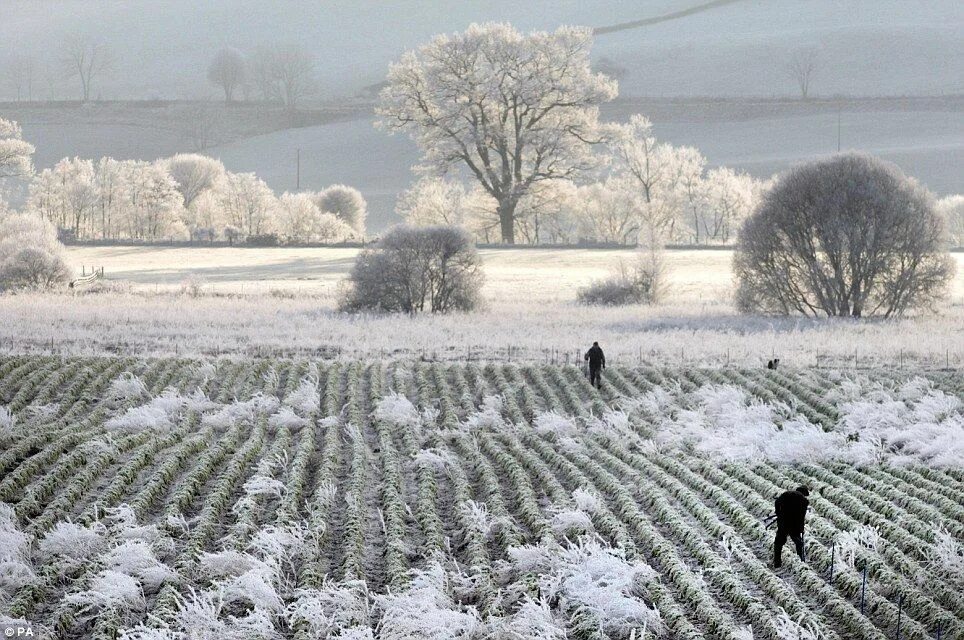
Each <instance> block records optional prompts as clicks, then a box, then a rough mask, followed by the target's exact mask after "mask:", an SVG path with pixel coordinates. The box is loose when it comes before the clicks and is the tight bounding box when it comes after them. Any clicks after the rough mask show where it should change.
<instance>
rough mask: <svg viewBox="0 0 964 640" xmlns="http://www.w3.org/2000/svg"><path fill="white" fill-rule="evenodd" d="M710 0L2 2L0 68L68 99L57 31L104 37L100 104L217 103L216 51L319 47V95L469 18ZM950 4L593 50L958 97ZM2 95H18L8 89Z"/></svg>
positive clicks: (805, 10) (724, 70)
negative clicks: (20, 61)
mask: <svg viewBox="0 0 964 640" xmlns="http://www.w3.org/2000/svg"><path fill="white" fill-rule="evenodd" d="M701 4H704V2H702V1H701V0H676V1H672V0H655V1H649V2H644V3H627V2H619V1H617V0H578V1H577V0H563V1H561V2H558V1H557V2H550V1H549V0H536V1H533V2H517V1H516V0H492V1H490V2H484V3H482V2H475V1H472V0H453V1H450V2H446V3H444V4H443V3H426V2H418V1H417V0H403V1H401V2H391V3H386V2H382V1H381V0H333V1H329V2H324V3H319V2H316V1H309V0H286V1H285V2H263V1H262V0H206V1H205V2H194V1H193V0H167V1H165V2H162V3H155V2H147V1H145V0H134V1H127V2H122V3H121V2H113V1H109V0H4V2H3V19H2V20H0V43H2V44H0V65H2V64H4V63H6V62H7V61H9V60H10V59H11V57H12V56H13V55H14V54H22V55H27V56H31V57H33V58H35V59H36V60H37V61H38V63H39V68H38V71H37V74H36V78H35V81H34V86H33V89H32V90H33V94H34V96H35V97H38V98H42V99H48V98H58V99H59V98H65V97H75V92H76V89H75V88H74V87H73V85H72V84H70V83H68V84H66V85H64V84H63V82H62V75H63V74H62V71H61V69H60V65H59V64H58V58H59V50H60V47H61V45H62V42H63V40H64V38H65V37H67V36H69V35H72V34H77V33H83V34H87V35H89V36H91V37H94V38H97V39H100V40H102V41H103V42H105V43H107V44H108V45H109V46H110V48H111V49H112V51H113V53H114V58H115V64H114V68H113V70H112V71H111V73H110V74H109V75H108V76H105V77H104V81H103V82H102V83H100V85H99V86H96V87H95V89H94V95H95V96H97V97H102V98H105V99H127V98H153V97H162V98H185V97H189V98H196V97H204V96H216V95H217V92H216V91H215V90H214V89H213V88H212V87H210V86H209V85H208V84H207V83H206V81H205V71H206V69H207V64H208V62H209V60H210V58H211V56H212V54H213V53H214V52H215V51H216V50H218V49H219V48H221V47H224V46H234V47H238V48H240V49H242V50H247V51H250V50H252V49H254V48H255V47H257V46H259V45H266V44H272V43H295V44H300V45H302V46H303V47H305V48H307V49H309V50H310V51H312V52H313V53H314V55H315V56H316V60H317V63H318V79H319V91H318V94H319V96H320V97H323V98H324V97H338V96H346V95H352V94H354V93H355V92H357V91H358V90H359V89H361V88H362V87H364V86H366V85H369V84H372V83H376V82H379V81H380V80H382V79H383V78H384V74H385V71H386V69H387V67H388V64H389V62H390V61H391V60H393V59H395V58H396V57H397V56H398V55H399V53H401V52H402V51H403V50H405V49H409V48H412V47H414V46H417V45H418V44H419V43H420V42H423V41H424V40H426V39H427V38H429V37H431V36H432V35H433V34H435V33H439V32H445V31H454V30H459V29H462V28H464V27H465V26H466V25H467V24H469V23H471V22H473V21H492V20H496V21H498V20H503V21H510V22H512V23H513V24H515V25H517V26H519V27H520V28H523V29H534V28H540V29H551V28H555V27H556V26H558V25H559V24H581V25H587V26H594V27H602V26H606V25H613V24H618V23H625V22H627V21H632V20H638V19H641V18H651V17H656V16H661V15H665V14H667V13H670V12H673V11H678V10H680V9H686V8H689V7H693V6H697V5H701ZM958 7H959V3H958V2H955V1H954V0H934V1H931V2H926V3H917V2H906V1H902V0H849V1H848V2H837V1H835V0H808V1H806V2H800V1H799V0H770V1H765V0H733V1H732V2H730V3H729V4H726V5H725V6H717V7H714V8H712V9H709V10H706V11H703V12H699V13H695V14H692V15H688V16H686V17H683V18H679V19H676V20H668V21H665V22H661V23H659V24H655V25H650V26H645V27H639V28H635V29H628V30H623V31H617V32H614V33H606V34H604V35H600V36H599V37H598V39H597V45H596V49H595V56H596V58H597V60H602V59H604V58H606V59H608V62H611V63H613V65H614V68H617V69H621V70H623V72H624V74H623V78H622V80H623V94H624V95H626V94H634V95H746V94H752V95H785V94H789V93H793V92H794V91H795V87H794V85H793V83H792V81H791V80H790V78H789V77H788V76H787V73H786V68H785V67H786V62H787V60H788V58H789V56H790V55H791V53H792V52H793V51H795V50H797V49H800V48H808V47H820V49H821V54H820V56H821V61H820V62H821V64H820V66H818V69H817V73H816V75H815V79H814V90H815V91H816V92H818V93H823V94H833V93H846V94H863V95H881V94H910V93H938V94H939V93H953V92H959V91H961V90H962V89H964V85H962V80H961V78H964V50H962V48H961V47H960V45H959V43H960V42H961V40H962V34H964V26H962V23H961V15H960V11H959V9H958ZM3 85H4V86H2V88H0V96H2V95H5V96H7V97H10V96H11V88H10V87H9V86H8V83H6V82H4V83H3Z"/></svg>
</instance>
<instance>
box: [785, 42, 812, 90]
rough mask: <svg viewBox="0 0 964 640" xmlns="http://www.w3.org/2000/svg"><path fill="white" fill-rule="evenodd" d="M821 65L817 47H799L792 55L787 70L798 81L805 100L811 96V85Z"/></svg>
mask: <svg viewBox="0 0 964 640" xmlns="http://www.w3.org/2000/svg"><path fill="white" fill-rule="evenodd" d="M819 66H820V53H819V52H818V51H817V50H816V49H797V50H796V51H794V52H793V55H792V56H791V57H790V62H789V63H788V64H787V71H788V73H789V74H790V76H791V77H792V78H793V80H794V82H796V83H797V87H798V88H799V89H800V97H801V98H802V99H804V100H807V99H808V98H809V97H810V85H811V82H812V81H813V75H814V73H815V72H816V70H817V68H818V67H819Z"/></svg>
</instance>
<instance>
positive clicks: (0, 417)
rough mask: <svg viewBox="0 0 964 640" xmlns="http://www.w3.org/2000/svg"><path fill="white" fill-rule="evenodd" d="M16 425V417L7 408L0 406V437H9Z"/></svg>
mask: <svg viewBox="0 0 964 640" xmlns="http://www.w3.org/2000/svg"><path fill="white" fill-rule="evenodd" d="M16 425H17V416H15V415H14V414H13V412H12V411H11V410H10V408H9V407H5V406H3V405H2V404H0V436H3V435H9V434H10V432H12V431H13V428H14V427H15V426H16Z"/></svg>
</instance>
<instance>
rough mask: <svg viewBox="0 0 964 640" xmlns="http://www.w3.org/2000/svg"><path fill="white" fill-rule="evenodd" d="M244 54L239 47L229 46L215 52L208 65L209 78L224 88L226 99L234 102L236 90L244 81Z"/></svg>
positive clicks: (228, 101)
mask: <svg viewBox="0 0 964 640" xmlns="http://www.w3.org/2000/svg"><path fill="white" fill-rule="evenodd" d="M244 72H245V61H244V55H243V54H242V53H241V52H240V51H238V50H237V49H234V48H231V47H228V48H226V49H221V50H220V51H218V52H217V54H215V56H214V59H213V60H212V61H211V66H209V67H208V80H210V81H211V82H212V83H214V84H216V85H217V86H219V87H221V89H223V90H224V101H225V102H227V103H229V104H230V103H231V102H234V92H235V90H236V89H237V88H238V87H239V86H240V85H241V84H243V83H244Z"/></svg>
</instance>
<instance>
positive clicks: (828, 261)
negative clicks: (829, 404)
mask: <svg viewBox="0 0 964 640" xmlns="http://www.w3.org/2000/svg"><path fill="white" fill-rule="evenodd" d="M734 271H735V272H736V276H737V278H738V282H739V287H738V289H737V304H738V306H739V307H740V308H741V309H743V310H745V311H763V312H769V313H782V314H789V313H801V314H804V315H810V316H822V315H827V316H852V317H857V318H859V317H862V316H876V315H880V316H884V317H890V316H893V315H900V314H902V313H903V312H905V311H907V310H908V309H914V308H922V307H925V308H926V307H929V306H931V305H932V304H933V303H934V302H935V301H937V300H939V299H940V298H941V297H942V296H943V295H944V294H945V293H946V287H947V284H948V283H949V282H950V279H951V278H952V277H953V274H954V261H953V260H952V259H951V257H950V255H949V254H948V253H947V245H946V234H945V229H944V221H943V219H942V218H941V216H940V215H939V214H937V212H936V211H935V209H934V203H933V198H932V196H931V195H930V194H929V193H928V192H927V191H926V189H924V188H923V187H922V186H920V184H918V183H917V182H916V181H915V180H913V179H912V178H908V177H907V176H905V175H904V174H903V173H901V171H900V169H898V168H897V167H896V166H895V165H892V164H889V163H886V162H883V161H881V160H878V159H876V158H873V157H871V156H866V155H862V154H857V153H848V154H842V155H838V156H834V157H832V158H829V159H824V160H818V161H814V162H810V163H808V164H804V165H801V166H799V167H795V168H793V169H790V170H789V171H787V172H786V173H784V174H783V175H781V176H780V177H779V178H778V179H777V181H776V184H775V185H774V186H773V187H772V188H771V189H770V190H769V191H768V192H767V194H766V195H765V196H764V198H763V202H762V204H761V205H760V207H759V209H757V211H756V212H755V213H754V214H753V215H752V216H751V217H750V218H748V219H747V221H746V222H745V223H744V224H743V228H742V229H741V231H740V242H739V245H738V247H737V252H736V254H735V256H734Z"/></svg>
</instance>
